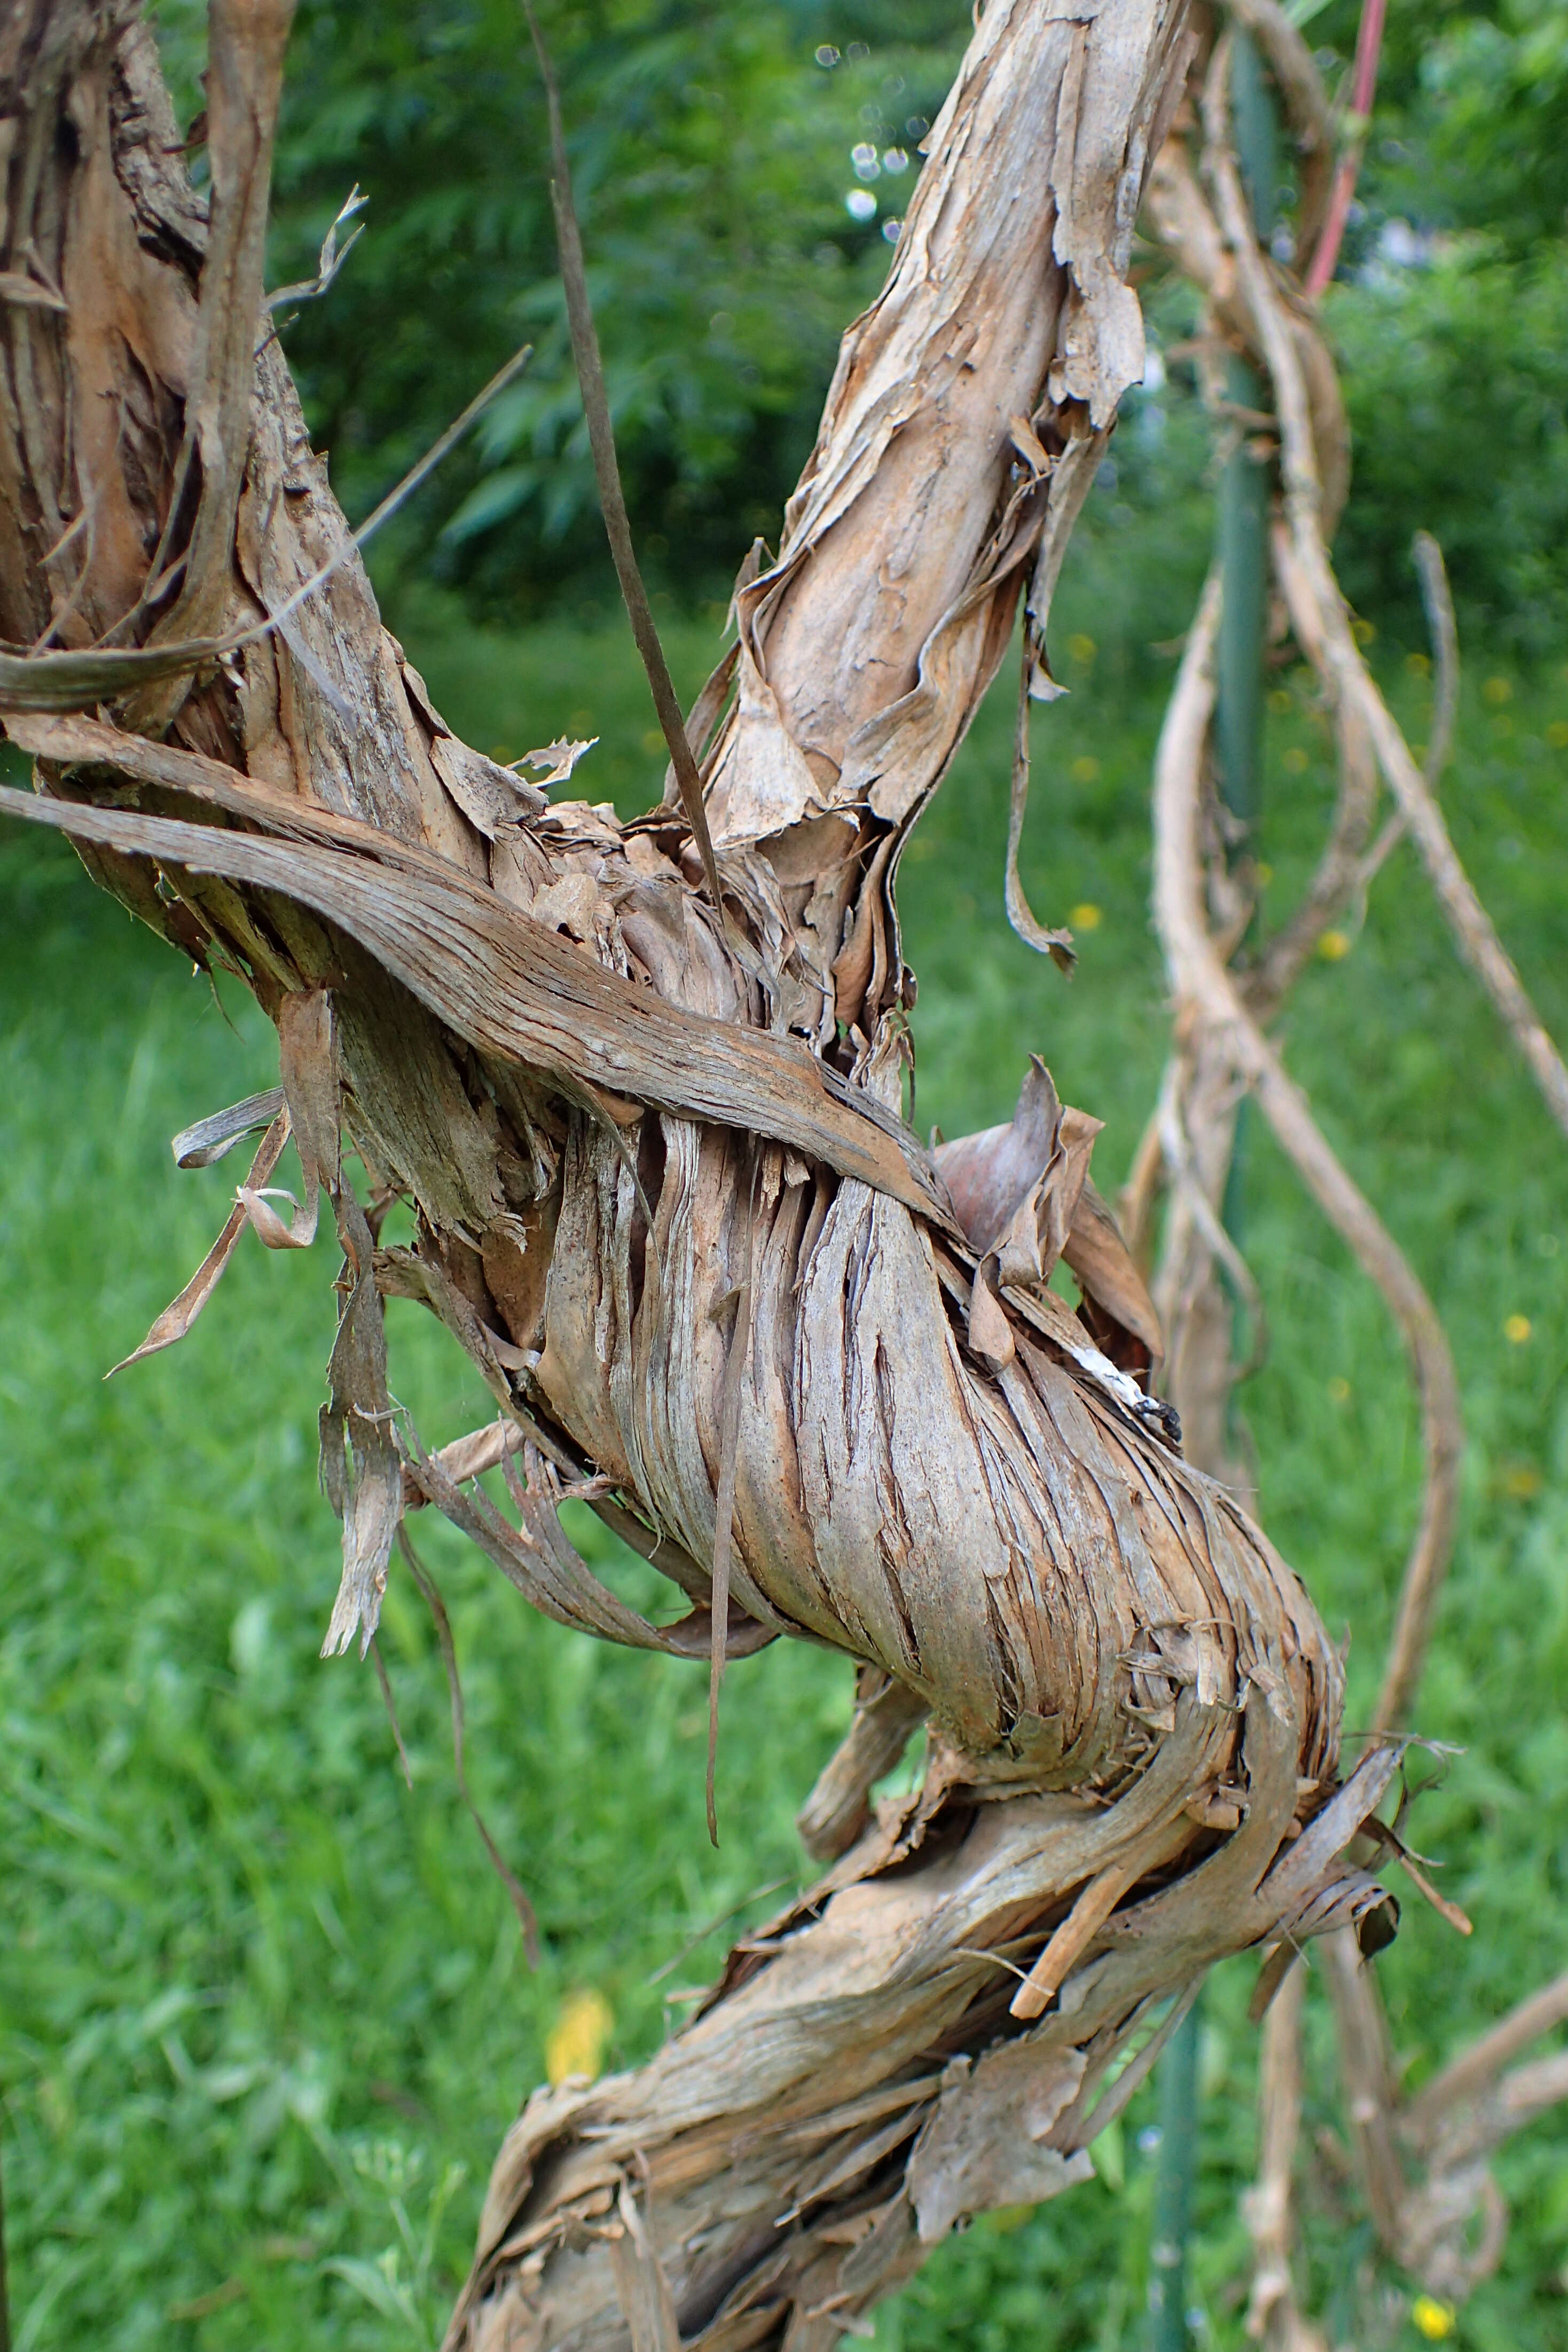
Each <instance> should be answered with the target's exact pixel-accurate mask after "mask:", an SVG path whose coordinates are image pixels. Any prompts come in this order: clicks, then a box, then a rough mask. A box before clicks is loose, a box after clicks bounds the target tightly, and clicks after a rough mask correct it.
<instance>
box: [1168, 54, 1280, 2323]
mask: <svg viewBox="0 0 1568 2352" xmlns="http://www.w3.org/2000/svg"><path fill="white" fill-rule="evenodd" d="M1232 38H1233V40H1234V43H1235V49H1234V54H1233V57H1232V60H1231V102H1232V119H1233V121H1234V124H1235V130H1236V148H1237V162H1238V163H1239V164H1240V166H1241V176H1242V181H1243V184H1244V185H1245V186H1246V189H1247V197H1248V200H1249V201H1250V204H1251V206H1252V217H1253V222H1254V225H1255V226H1256V227H1257V230H1258V236H1260V237H1261V238H1262V239H1263V240H1264V241H1265V242H1266V243H1267V241H1268V238H1269V237H1271V236H1273V234H1274V229H1275V225H1276V223H1277V221H1278V218H1279V172H1280V164H1279V116H1278V113H1277V111H1276V109H1275V104H1274V98H1273V93H1272V91H1271V89H1270V88H1269V85H1268V77H1267V75H1266V74H1265V72H1264V68H1263V61H1262V58H1260V57H1259V55H1258V49H1257V47H1256V46H1255V45H1254V43H1253V41H1252V39H1251V37H1250V36H1249V35H1247V34H1246V33H1244V32H1243V31H1241V30H1240V28H1239V27H1237V29H1236V30H1235V31H1234V32H1233V35H1232ZM1267 396H1268V395H1267V391H1266V388H1265V386H1264V384H1263V383H1262V380H1261V379H1260V377H1259V376H1258V373H1257V371H1256V369H1255V368H1254V367H1253V366H1252V364H1251V362H1249V361H1247V360H1246V359H1244V358H1243V357H1242V356H1241V355H1240V353H1239V352H1235V353H1232V355H1231V357H1230V359H1229V361H1228V362H1227V364H1226V397H1227V399H1228V400H1229V401H1230V403H1231V404H1232V407H1233V410H1235V411H1237V412H1239V414H1238V415H1237V416H1236V419H1235V423H1236V426H1237V431H1236V446H1235V447H1234V448H1233V449H1232V451H1231V454H1230V456H1229V457H1228V458H1227V459H1226V465H1225V470H1224V473H1223V474H1222V476H1221V478H1220V491H1219V517H1218V539H1219V557H1220V568H1221V574H1222V578H1223V581H1224V587H1225V604H1224V609H1223V611H1222V614H1221V616H1220V635H1219V646H1218V652H1217V664H1216V678H1215V684H1216V688H1217V693H1216V698H1215V756H1216V762H1217V766H1218V772H1219V787H1220V793H1221V796H1222V798H1223V799H1224V801H1225V804H1226V808H1227V809H1229V811H1230V813H1231V814H1232V815H1233V816H1235V817H1237V819H1238V820H1239V821H1240V822H1241V823H1242V824H1245V825H1246V826H1247V828H1248V832H1249V833H1251V832H1254V831H1255V830H1256V827H1257V824H1258V813H1259V810H1260V807H1261V804H1262V781H1263V707H1264V676H1265V670H1264V653H1265V639H1266V635H1267V631H1268V506H1269V499H1270V496H1271V493H1272V488H1273V476H1272V468H1271V467H1270V466H1268V464H1267V463H1266V462H1263V461H1261V460H1260V459H1259V458H1258V457H1257V456H1255V455H1254V451H1253V446H1252V445H1253V443H1254V442H1255V440H1256V437H1257V436H1256V432H1255V431H1254V430H1249V428H1248V425H1247V418H1248V417H1249V416H1254V415H1257V416H1260V415H1261V414H1262V412H1263V406H1264V403H1265V401H1266V399H1267ZM1246 1111H1247V1106H1246V1104H1245V1103H1244V1104H1243V1105H1242V1107H1241V1114H1240V1116H1238V1118H1237V1129H1236V1141H1235V1145H1234V1148H1233V1150H1232V1155H1231V1164H1230V1178H1229V1181H1228V1182H1227V1184H1226V1196H1225V1212H1224V1213H1225V1223H1226V1230H1227V1231H1228V1232H1229V1233H1230V1234H1231V1235H1232V1237H1233V1238H1235V1239H1237V1240H1239V1238H1240V1234H1241V1227H1242V1215H1243V1204H1242V1173H1243V1146H1244V1139H1245V1118H1246ZM1202 2032H1203V2026H1202V2000H1201V1998H1200V2000H1196V2001H1194V2004H1193V2006H1192V2008H1191V2009H1190V2010H1189V2011H1187V2014H1186V2016H1185V2017H1184V2019H1183V2020H1182V2022H1181V2024H1180V2025H1179V2026H1178V2027H1177V2028H1176V2031H1175V2032H1174V2033H1173V2035H1172V2037H1171V2042H1170V2046H1169V2047H1168V2048H1167V2050H1166V2052H1165V2054H1164V2056H1163V2058H1162V2059H1161V2061H1160V2072H1159V2084H1160V2147H1159V2157H1158V2164H1157V2169H1156V2173H1155V2180H1154V2234H1153V2241H1152V2246H1151V2249H1150V2270H1149V2339H1150V2344H1151V2347H1152V2352H1185V2347H1186V2346H1187V2344H1188V2342H1189V2338H1190V2335H1191V2329H1190V2326H1189V2323H1188V2318H1187V2312H1188V2289H1187V2244H1188V2240H1189V2238H1190V2236H1191V2234H1192V2220H1193V2189H1194V2181H1195V2179H1196V2176H1197V2158H1198V2051H1199V2047H1200V2042H1201V2037H1202Z"/></svg>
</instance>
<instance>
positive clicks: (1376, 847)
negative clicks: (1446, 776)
mask: <svg viewBox="0 0 1568 2352" xmlns="http://www.w3.org/2000/svg"><path fill="white" fill-rule="evenodd" d="M1412 552H1413V554H1414V555H1415V570H1416V574H1417V576H1418V578H1419V579H1420V582H1421V602H1422V604H1424V605H1425V606H1426V625H1427V628H1428V630H1429V631H1430V633H1431V637H1432V666H1433V673H1434V674H1433V680H1432V721H1431V726H1430V728H1429V730H1428V732H1427V737H1426V758H1425V759H1424V760H1423V761H1422V762H1421V773H1422V775H1423V777H1424V778H1425V779H1426V789H1427V791H1428V792H1429V793H1436V789H1437V787H1438V785H1439V784H1440V783H1441V782H1442V781H1443V771H1444V769H1445V768H1446V767H1447V764H1448V754H1449V752H1450V751H1451V750H1452V749H1453V743H1454V722H1455V720H1456V719H1457V718H1458V710H1459V632H1458V626H1457V625H1456V623H1455V620H1454V600H1453V597H1452V596H1451V595H1450V593H1449V592H1448V574H1447V568H1446V567H1445V565H1444V562H1443V551H1442V549H1441V548H1440V547H1439V546H1438V544H1437V542H1436V540H1435V539H1434V538H1433V536H1432V534H1431V532H1430V531H1429V530H1418V531H1417V532H1416V534H1415V543H1414V546H1413V548H1412ZM1408 831H1409V823H1408V820H1407V819H1406V817H1405V811H1404V810H1403V809H1395V810H1394V814H1393V815H1392V816H1391V817H1390V818H1389V820H1388V822H1387V824H1385V825H1384V827H1383V830H1382V832H1381V833H1380V834H1379V835H1378V836H1377V839H1376V840H1375V841H1374V842H1373V845H1372V847H1371V848H1370V849H1369V850H1368V851H1367V854H1366V856H1364V857H1363V859H1362V862H1361V866H1360V868H1359V869H1358V871H1357V874H1356V889H1357V891H1358V893H1359V894H1360V896H1361V898H1365V895H1366V892H1367V890H1368V889H1369V888H1370V887H1371V885H1372V883H1373V880H1374V879H1375V877H1376V876H1377V875H1378V874H1379V873H1380V872H1381V871H1382V868H1383V866H1384V861H1385V860H1386V859H1387V857H1388V856H1389V853H1390V852H1391V851H1392V850H1393V849H1394V848H1395V847H1396V846H1397V845H1398V844H1399V843H1400V842H1402V841H1403V840H1404V838H1405V834H1406V833H1407V832H1408Z"/></svg>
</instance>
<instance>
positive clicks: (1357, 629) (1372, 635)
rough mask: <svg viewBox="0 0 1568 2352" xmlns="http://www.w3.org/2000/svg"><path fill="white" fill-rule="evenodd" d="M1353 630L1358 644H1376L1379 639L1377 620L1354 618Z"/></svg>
mask: <svg viewBox="0 0 1568 2352" xmlns="http://www.w3.org/2000/svg"><path fill="white" fill-rule="evenodd" d="M1351 630H1352V635H1354V638H1355V641H1356V643H1357V645H1358V646H1370V645H1373V644H1375V642H1376V639H1377V624H1376V622H1375V621H1363V620H1359V619H1358V620H1354V621H1352V623H1351Z"/></svg>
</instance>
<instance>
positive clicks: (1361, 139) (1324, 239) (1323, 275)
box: [1306, 0, 1386, 299]
mask: <svg viewBox="0 0 1568 2352" xmlns="http://www.w3.org/2000/svg"><path fill="white" fill-rule="evenodd" d="M1385 8H1386V0H1362V10H1361V24H1360V26H1358V28H1357V31H1356V43H1355V68H1354V72H1355V79H1354V82H1353V84H1352V91H1351V111H1352V135H1351V140H1350V142H1349V144H1348V145H1347V147H1346V149H1345V152H1344V153H1343V154H1342V156H1341V158H1340V161H1339V164H1338V167H1337V169H1336V170H1335V173H1334V184H1333V187H1332V190H1331V193H1330V196H1329V210H1328V217H1327V219H1326V220H1325V221H1324V223H1323V230H1322V235H1321V236H1320V237H1319V239H1318V246H1317V250H1316V252H1315V253H1314V254H1313V256H1312V258H1311V261H1310V265H1309V267H1308V270H1307V277H1306V289H1307V292H1308V293H1309V295H1310V296H1312V297H1313V298H1314V299H1316V297H1317V296H1318V295H1320V294H1321V293H1322V292H1323V290H1324V289H1325V288H1326V287H1327V285H1328V283H1329V280H1330V279H1331V278H1332V276H1333V274H1334V265H1335V263H1336V262H1337V261H1338V260H1339V257H1340V245H1341V241H1342V238H1343V236H1344V233H1345V223H1346V221H1347V220H1348V219H1349V218H1350V210H1351V198H1352V196H1353V195H1354V194H1355V184H1356V174H1357V173H1358V172H1359V171H1360V170H1361V158H1362V150H1363V147H1364V146H1365V144H1366V133H1367V125H1368V122H1369V120H1370V118H1371V115H1372V101H1373V96H1374V94H1375V92H1376V89H1377V53H1378V50H1379V48H1380V47H1381V46H1382V43H1383V19H1384V12H1385Z"/></svg>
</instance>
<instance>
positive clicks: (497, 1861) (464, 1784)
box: [397, 1526, 539, 1968]
mask: <svg viewBox="0 0 1568 2352" xmlns="http://www.w3.org/2000/svg"><path fill="white" fill-rule="evenodd" d="M397 1549H398V1550H399V1551H400V1552H401V1553H402V1554H403V1557H404V1559H405V1562H406V1564H407V1568H408V1573H409V1574H410V1576H412V1578H413V1579H414V1581H415V1583H416V1585H417V1586H418V1587H419V1590H420V1591H421V1592H422V1593H423V1594H424V1596H425V1605H426V1608H427V1609H428V1610H429V1612H430V1614H431V1617H432V1618H433V1619H434V1621H435V1625H436V1639H437V1642H438V1643H440V1645H441V1664H443V1665H444V1666H445V1668H446V1669H447V1696H448V1697H449V1698H450V1700H451V1706H452V1769H453V1772H454V1775H455V1777H456V1780H457V1783H458V1796H459V1797H461V1799H462V1801H463V1802H464V1804H465V1805H466V1806H467V1807H468V1812H469V1814H470V1816H471V1818H472V1820H473V1824H474V1827H475V1828H476V1829H477V1830H478V1832H479V1837H480V1839H481V1841H482V1842H483V1844H484V1849H485V1852H486V1853H488V1854H489V1858H490V1863H491V1866H492V1867H493V1869H494V1871H495V1874H496V1876H497V1877H498V1878H499V1879H500V1883H501V1885H503V1886H504V1887H505V1888H506V1891H507V1895H508V1896H509V1897H510V1902H511V1907H512V1909H513V1910H514V1911H515V1912H516V1913H517V1918H518V1925H519V1927H521V1929H522V1942H523V1948H524V1950H525V1951H526V1952H527V1954H528V1958H529V1965H530V1967H531V1968H537V1967H538V1966H539V1922H538V1920H537V1919H536V1917H535V1916H534V1911H533V1906H532V1904H531V1902H530V1901H529V1899H528V1897H527V1895H525V1894H524V1893H523V1891H522V1888H521V1886H520V1885H519V1884H518V1882H517V1879H516V1877H515V1876H514V1875H513V1874H512V1872H511V1871H510V1869H509V1868H508V1866H507V1864H506V1861H505V1859H504V1857H503V1856H502V1853H501V1851H500V1847H499V1846H498V1845H497V1843H496V1842H495V1840H494V1838H493V1837H491V1835H490V1832H489V1825H488V1823H487V1822H486V1820H485V1817H484V1815H483V1813H481V1812H480V1811H479V1807H478V1805H476V1804H475V1802H474V1800H473V1797H472V1796H471V1794H470V1793H469V1790H468V1773H467V1771H466V1769H464V1764H463V1685H462V1682H461V1679H460V1677H459V1675H458V1646H457V1643H455V1642H454V1641H453V1639H452V1621H451V1619H450V1618H449V1617H448V1616H447V1604H446V1602H445V1601H443V1600H442V1598H441V1593H440V1588H439V1587H438V1585H437V1582H436V1580H435V1579H434V1577H432V1576H430V1575H428V1574H427V1573H426V1570H424V1569H423V1568H422V1567H421V1566H420V1564H419V1559H418V1556H417V1554H416V1551H415V1549H414V1546H413V1545H412V1544H411V1543H410V1542H409V1540H408V1530H407V1529H406V1528H404V1527H402V1526H399V1528H398V1530H397Z"/></svg>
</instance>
